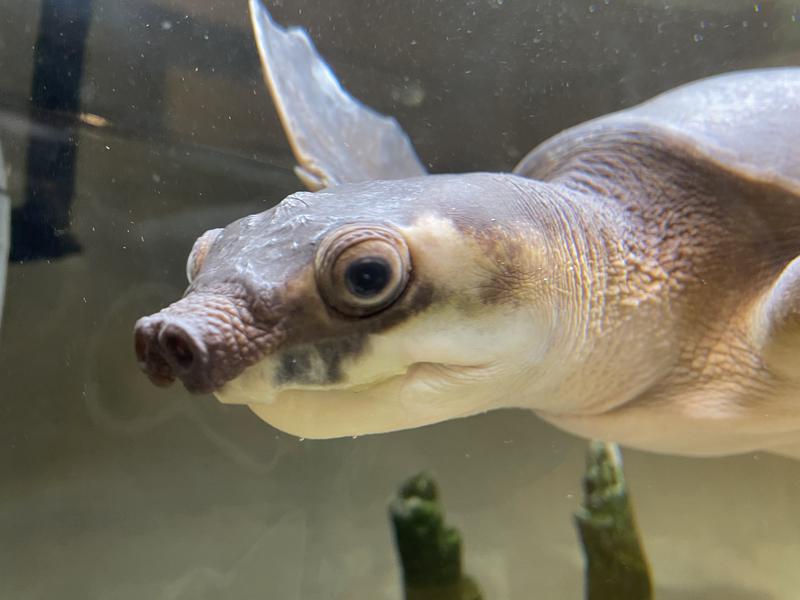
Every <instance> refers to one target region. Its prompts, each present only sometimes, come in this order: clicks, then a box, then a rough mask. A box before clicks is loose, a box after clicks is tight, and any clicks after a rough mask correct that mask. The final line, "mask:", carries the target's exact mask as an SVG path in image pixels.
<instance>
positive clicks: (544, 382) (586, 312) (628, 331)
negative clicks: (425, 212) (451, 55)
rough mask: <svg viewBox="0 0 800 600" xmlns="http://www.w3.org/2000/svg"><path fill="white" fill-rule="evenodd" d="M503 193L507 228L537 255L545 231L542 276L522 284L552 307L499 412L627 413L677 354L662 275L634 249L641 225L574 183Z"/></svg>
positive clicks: (538, 303)
mask: <svg viewBox="0 0 800 600" xmlns="http://www.w3.org/2000/svg"><path fill="white" fill-rule="evenodd" d="M508 185H509V186H511V187H513V188H516V193H517V194H516V201H517V203H518V204H517V210H516V213H517V214H516V216H515V217H512V219H511V221H510V222H509V223H506V224H505V227H506V228H507V229H508V230H510V231H514V230H521V231H523V232H525V231H527V232H528V234H527V235H529V236H531V238H530V239H529V245H530V247H532V248H541V240H538V239H536V238H537V237H538V236H540V235H542V231H544V233H545V235H546V237H547V242H546V246H547V248H549V250H548V252H549V256H548V257H547V259H546V261H545V262H544V263H534V264H535V265H536V268H537V269H541V268H542V265H544V269H546V272H547V274H546V276H543V275H542V274H541V273H539V272H529V273H527V274H526V275H525V276H524V277H525V279H526V280H527V281H529V282H531V284H532V285H530V287H529V288H528V289H527V290H525V291H527V292H529V293H530V294H532V296H531V297H530V298H528V301H529V303H530V306H533V307H542V306H550V307H552V308H551V311H550V312H549V315H548V319H547V327H546V338H545V339H546V340H547V342H546V344H545V345H544V346H543V347H540V348H538V349H537V351H536V352H532V353H530V354H529V355H528V359H529V360H528V361H527V362H526V364H525V366H524V368H523V369H522V370H521V372H520V374H519V377H518V379H517V381H516V383H517V386H516V387H515V389H513V390H506V393H505V394H504V395H503V397H502V400H500V404H501V405H502V406H511V407H521V408H528V409H532V410H534V411H536V412H538V413H539V414H541V415H542V416H545V418H551V419H557V418H558V417H559V416H561V415H565V416H571V415H581V416H587V415H595V414H601V413H606V412H608V411H612V410H613V409H615V408H618V407H620V406H622V405H625V404H626V403H628V402H630V401H631V400H633V399H634V398H636V397H638V396H639V395H640V394H641V393H642V392H643V391H645V390H646V389H648V388H649V387H651V386H653V385H654V384H655V383H656V382H658V381H659V379H660V378H662V377H663V376H664V375H665V374H666V373H667V372H669V370H670V369H671V367H672V366H673V365H674V363H675V360H676V356H677V354H678V349H677V344H676V340H675V335H676V332H675V331H674V330H672V328H671V327H670V326H669V321H670V320H671V319H670V311H671V310H672V308H673V307H672V305H671V295H672V294H671V290H670V288H669V286H668V285H665V282H666V281H667V279H668V276H669V275H668V272H667V270H666V269H665V268H664V267H663V266H662V265H660V264H659V263H658V260H657V258H656V257H653V256H652V255H648V253H647V252H645V251H643V250H642V249H641V248H640V247H639V246H640V240H641V239H642V235H641V232H640V231H639V229H640V224H639V222H638V220H637V219H636V218H635V216H632V213H631V212H630V211H629V210H628V207H626V206H625V204H624V203H622V202H619V201H617V200H615V199H613V198H611V197H609V196H607V195H605V194H604V193H601V192H599V191H598V190H593V189H591V188H589V187H584V188H579V187H578V186H575V185H572V183H571V182H568V183H561V182H556V183H544V182H538V181H534V180H530V179H525V178H520V177H513V176H509V178H508ZM526 222H527V224H528V225H527V226H525V225H523V226H522V228H521V229H520V224H521V223H522V224H525V223H526ZM543 223H547V224H548V226H547V227H544V228H543V227H542V224H543ZM532 232H535V233H532ZM542 294H544V295H545V296H546V297H545V298H542V297H537V296H540V295H542ZM521 304H522V305H524V304H525V302H524V301H523V302H521ZM534 347H535V346H534Z"/></svg>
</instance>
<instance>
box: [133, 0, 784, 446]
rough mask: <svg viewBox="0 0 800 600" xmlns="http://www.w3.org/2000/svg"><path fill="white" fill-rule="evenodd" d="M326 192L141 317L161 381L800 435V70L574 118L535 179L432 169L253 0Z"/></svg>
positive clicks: (331, 411)
mask: <svg viewBox="0 0 800 600" xmlns="http://www.w3.org/2000/svg"><path fill="white" fill-rule="evenodd" d="M250 8H251V12H252V17H253V23H254V28H255V32H256V37H257V40H258V44H259V51H260V53H261V58H262V61H263V64H264V70H265V74H266V80H267V82H268V85H269V87H270V89H271V92H272V94H273V98H274V100H275V103H276V106H277V107H278V110H279V113H280V116H281V119H282V121H283V124H284V127H285V129H286V131H287V134H288V137H289V139H290V141H291V144H292V147H293V150H294V152H295V155H296V157H297V159H298V162H299V163H300V167H299V174H300V175H301V177H302V179H303V180H304V181H305V182H306V183H307V185H308V186H309V187H311V188H312V189H319V190H320V191H316V192H315V193H310V192H299V193H296V194H292V195H291V196H289V197H288V198H286V199H285V200H283V201H282V202H281V203H280V204H278V205H277V206H276V207H275V208H272V209H270V210H267V211H266V212H263V213H260V214H257V215H252V216H248V217H245V218H243V219H240V220H238V221H236V222H234V223H232V224H230V225H228V226H227V227H225V228H224V229H215V230H212V231H208V232H206V233H205V234H203V235H202V236H201V237H200V238H199V239H198V241H197V242H196V244H195V246H194V249H193V250H192V252H191V255H190V257H189V261H188V266H187V270H188V276H189V281H190V286H189V288H188V289H187V291H186V293H185V295H184V297H183V298H182V299H180V300H179V301H177V302H175V303H174V304H172V305H171V306H169V307H167V308H165V309H164V310H162V311H161V312H159V313H157V314H155V315H152V316H149V317H145V318H143V319H141V320H139V322H138V323H137V325H136V333H135V338H136V352H137V356H138V359H139V362H140V364H141V367H142V369H144V371H145V372H146V373H147V374H148V375H149V376H150V378H151V379H152V380H153V381H154V382H155V383H157V384H168V383H171V382H172V381H173V380H175V379H176V378H177V379H180V380H181V381H182V382H183V383H184V385H185V386H186V388H187V389H188V390H190V391H192V392H199V393H208V392H214V393H215V394H216V395H217V396H218V397H219V398H220V400H221V401H223V402H229V403H242V404H247V405H249V406H250V407H251V408H252V410H253V411H254V412H255V413H256V414H257V415H258V416H260V417H261V418H262V419H264V420H266V421H268V422H269V423H271V424H273V425H274V426H276V427H278V428H279V429H282V430H285V431H288V432H291V433H293V434H296V435H299V436H304V437H309V438H325V437H336V436H345V435H359V434H368V433H377V432H384V431H390V430H399V429H404V428H409V427H416V426H421V425H425V424H429V423H434V422H438V421H442V420H446V419H451V418H455V417H460V416H465V415H472V414H475V413H479V412H483V411H487V410H490V409H494V408H500V407H523V408H528V409H532V410H533V411H535V412H536V413H537V414H539V415H541V416H542V417H543V418H544V419H546V420H547V421H550V422H552V423H554V424H556V425H557V426H559V427H562V428H564V429H566V430H568V431H572V432H574V433H577V434H579V435H583V436H587V437H595V438H604V439H607V440H613V441H618V442H621V443H623V444H627V445H629V446H633V447H638V448H643V449H649V450H653V451H658V452H669V453H678V454H686V455H719V454H730V453H737V452H744V451H749V450H754V449H762V450H767V451H773V452H778V453H784V454H795V453H797V451H798V449H800V68H775V69H764V70H754V71H744V72H736V73H729V74H725V75H720V76H716V77H712V78H709V79H705V80H702V81H699V82H696V83H691V84H688V85H685V86H683V87H680V88H678V89H676V90H673V91H670V92H668V93H665V94H663V95H660V96H658V97H656V98H654V99H652V100H650V101H648V102H645V103H644V104H641V105H639V106H637V107H634V108H631V109H628V110H624V111H622V112H619V113H616V114H612V115H609V116H606V117H602V118H599V119H596V120H593V121H590V122H588V123H585V124H583V125H579V126H577V127H574V128H572V129H569V130H567V131H565V132H563V133H561V134H559V135H557V136H555V137H554V138H552V139H550V140H548V141H546V142H544V143H543V144H541V145H540V146H538V147H537V148H535V149H534V150H533V151H532V152H531V153H530V154H528V156H527V157H525V159H524V160H523V161H522V162H521V163H520V164H519V165H518V166H517V167H516V169H515V170H514V172H513V174H500V173H472V174H463V175H427V174H426V173H425V170H424V168H423V167H422V165H421V163H420V161H419V160H418V159H417V157H416V155H415V154H414V151H413V149H412V147H411V144H410V143H409V142H408V138H407V137H406V135H405V134H404V133H403V131H402V130H401V129H400V127H399V126H398V125H397V123H396V122H395V121H394V120H392V119H387V118H386V117H382V116H380V115H378V114H376V113H374V112H372V111H371V110H369V109H367V108H366V107H364V106H363V105H361V104H359V103H358V102H357V101H355V100H353V99H352V98H351V97H349V96H348V95H347V93H346V92H345V91H344V90H343V89H342V88H341V87H340V86H339V84H338V82H337V81H336V78H335V77H334V76H333V74H332V73H331V71H330V69H329V68H328V67H327V65H326V64H325V63H324V62H323V61H322V59H321V58H320V57H319V56H318V55H317V54H316V51H315V49H314V47H313V45H312V44H311V42H310V41H309V39H308V37H307V36H306V35H305V34H304V33H303V32H301V31H299V30H296V29H295V30H288V31H286V30H283V29H282V28H280V27H278V26H277V25H275V24H274V23H273V22H272V21H271V19H270V16H269V15H268V14H267V12H266V10H265V9H264V8H263V7H261V6H260V4H258V0H251V6H250Z"/></svg>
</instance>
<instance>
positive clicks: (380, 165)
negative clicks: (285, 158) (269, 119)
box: [250, 0, 425, 191]
mask: <svg viewBox="0 0 800 600" xmlns="http://www.w3.org/2000/svg"><path fill="white" fill-rule="evenodd" d="M250 17H251V19H252V22H253V30H254V31H255V36H256V42H257V43H258V51H259V54H260V55H261V64H262V66H263V68H264V78H265V80H266V82H267V86H268V87H269V89H270V93H271V94H272V99H273V100H274V102H275V106H276V107H277V109H278V114H279V115H280V118H281V122H282V123H283V128H284V130H285V131H286V135H287V137H288V138H289V143H290V144H291V146H292V150H293V151H294V155H295V157H296V158H297V161H298V162H299V163H300V164H299V165H298V166H297V167H295V172H296V173H297V176H298V177H300V179H301V180H302V181H303V183H305V184H306V186H307V187H308V188H309V189H311V190H314V191H316V190H319V189H321V188H324V187H328V186H331V185H335V184H338V183H355V182H360V181H370V180H375V179H403V178H406V177H416V176H419V175H424V174H425V168H424V167H423V166H422V163H420V161H419V158H417V155H416V153H415V152H414V148H413V146H412V145H411V142H410V141H409V139H408V136H407V135H406V134H405V132H404V131H403V130H402V129H401V128H400V125H398V123H397V121H396V120H395V119H393V118H391V117H385V116H383V115H380V114H378V113H377V112H375V111H373V110H372V109H370V108H368V107H366V106H364V105H363V104H361V103H360V102H359V101H358V100H356V99H354V98H353V97H352V96H350V95H349V94H348V93H347V92H346V91H345V90H344V88H342V86H341V84H340V83H339V81H338V80H337V79H336V76H335V75H334V74H333V71H331V68H330V67H329V66H328V65H327V64H326V63H325V61H324V60H323V59H322V57H321V56H320V55H319V54H318V53H317V50H316V48H314V44H313V43H312V42H311V40H310V39H309V37H308V34H306V32H305V31H303V30H302V29H299V28H292V29H284V28H282V27H280V26H279V25H277V24H276V23H275V22H274V21H273V20H272V17H271V16H270V14H269V12H267V9H266V8H264V7H263V6H262V4H261V0H250Z"/></svg>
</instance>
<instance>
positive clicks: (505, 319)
mask: <svg viewBox="0 0 800 600" xmlns="http://www.w3.org/2000/svg"><path fill="white" fill-rule="evenodd" d="M511 177H512V176H501V175H489V174H475V175H462V176H428V177H421V178H417V179H409V180H401V181H377V182H370V183H364V184H351V185H343V186H339V187H334V188H329V189H326V190H324V191H321V192H316V193H306V192H302V193H297V194H293V195H291V196H289V197H288V198H286V199H285V200H284V201H283V202H281V203H280V204H279V205H277V206H276V207H275V208H272V209H270V210H268V211H266V212H263V213H260V214H257V215H253V216H249V217H246V218H243V219H240V220H238V221H236V222H234V223H232V224H230V225H228V226H227V227H225V228H224V229H215V230H212V231H209V232H206V233H205V234H204V235H203V236H201V237H200V238H199V239H198V240H197V242H196V243H195V246H194V248H193V250H192V252H191V255H190V257H189V260H188V264H187V274H188V278H189V282H190V285H189V287H188V289H187V291H186V293H185V294H184V296H183V298H182V299H180V300H179V301H178V302H176V303H174V304H172V305H171V306H169V307H167V308H165V309H164V310H162V311H161V312H159V313H157V314H155V315H151V316H149V317H144V318H142V319H140V320H139V321H138V323H137V324H136V331H135V339H136V353H137V356H138V360H139V363H140V366H141V368H142V369H143V370H144V371H145V373H147V375H148V376H149V377H150V379H151V380H152V381H153V382H154V383H156V384H159V385H166V384H169V383H172V382H173V381H174V380H176V379H179V380H181V381H182V382H183V384H184V385H185V387H186V388H187V389H188V390H189V391H191V392H195V393H209V392H213V393H214V394H216V395H217V396H218V398H219V399H220V400H221V401H223V402H227V403H236V404H247V405H249V406H250V407H251V408H252V409H253V410H254V411H255V412H256V413H257V414H258V415H259V416H260V417H261V418H263V419H264V420H266V421H268V422H270V423H271V424H273V425H274V426H276V427H278V428H279V429H282V430H284V431H287V432H290V433H293V434H295V435H298V436H303V437H316V438H322V437H338V436H345V435H359V434H366V433H377V432H383V431H389V430H397V429H404V428H409V427H415V426H420V425H424V424H428V423H433V422H437V421H442V420H445V419H449V418H453V417H458V416H465V415H469V414H474V413H476V412H482V411H485V410H488V409H490V408H494V407H497V406H501V405H504V404H505V405H509V404H513V401H514V397H513V391H514V382H515V380H516V378H517V377H518V376H519V375H520V373H521V372H522V371H524V369H525V368H526V365H527V364H528V363H529V362H530V360H531V359H535V357H536V356H537V353H540V354H543V353H545V352H546V349H547V348H548V345H550V344H551V343H552V339H551V338H552V335H551V331H550V330H551V321H552V306H551V305H550V304H549V302H548V301H546V299H545V298H544V295H543V294H542V289H540V288H541V286H537V283H536V281H534V280H532V279H531V274H538V275H536V276H539V277H543V278H544V279H545V280H546V279H547V276H546V273H547V269H546V266H545V263H547V262H548V257H547V252H546V251H545V250H544V248H545V247H546V244H545V243H544V241H543V240H540V241H542V243H541V244H538V243H537V235H538V234H537V233H536V232H526V233H525V234H524V235H522V234H521V233H517V234H515V233H514V228H513V227H509V226H508V222H509V221H514V218H513V217H512V216H510V215H512V214H513V213H514V208H513V206H514V205H515V202H514V201H513V200H510V199H509V198H510V197H513V196H514V195H515V192H514V191H513V190H514V186H513V185H509V183H508V181H507V179H509V178H511ZM504 220H505V223H504V224H503V227H500V224H501V222H502V221H504ZM536 276H534V277H533V279H535V278H536Z"/></svg>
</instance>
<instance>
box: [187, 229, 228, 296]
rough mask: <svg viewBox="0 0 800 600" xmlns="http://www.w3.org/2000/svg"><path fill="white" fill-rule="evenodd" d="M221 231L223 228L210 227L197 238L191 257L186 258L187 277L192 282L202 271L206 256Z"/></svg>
mask: <svg viewBox="0 0 800 600" xmlns="http://www.w3.org/2000/svg"><path fill="white" fill-rule="evenodd" d="M220 233H222V229H209V230H208V231H206V232H205V233H204V234H203V235H201V236H200V237H199V238H197V241H196V242H195V243H194V246H192V251H191V252H190V253H189V258H188V259H187V260H186V279H188V280H189V283H190V284H191V283H192V282H193V281H194V279H195V277H197V274H198V273H199V272H200V269H201V268H202V266H203V262H205V260H206V256H208V251H209V250H211V246H213V245H214V242H215V241H217V238H218V237H219V234H220Z"/></svg>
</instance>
